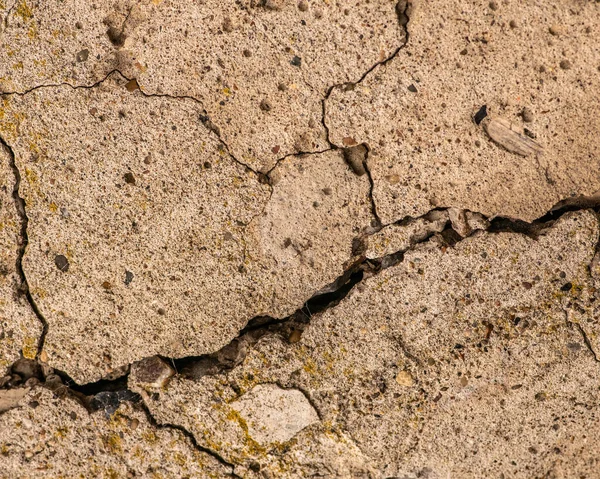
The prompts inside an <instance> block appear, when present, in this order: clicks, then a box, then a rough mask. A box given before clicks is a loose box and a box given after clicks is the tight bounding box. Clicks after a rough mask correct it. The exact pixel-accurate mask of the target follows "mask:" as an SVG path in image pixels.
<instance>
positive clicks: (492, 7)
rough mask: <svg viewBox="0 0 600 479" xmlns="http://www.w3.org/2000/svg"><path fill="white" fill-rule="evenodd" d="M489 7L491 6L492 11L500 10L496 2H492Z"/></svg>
mask: <svg viewBox="0 0 600 479" xmlns="http://www.w3.org/2000/svg"><path fill="white" fill-rule="evenodd" d="M489 6H490V9H491V10H493V11H496V10H498V4H497V3H496V2H490V3H489Z"/></svg>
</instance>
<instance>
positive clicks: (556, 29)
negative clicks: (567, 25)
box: [548, 25, 562, 36]
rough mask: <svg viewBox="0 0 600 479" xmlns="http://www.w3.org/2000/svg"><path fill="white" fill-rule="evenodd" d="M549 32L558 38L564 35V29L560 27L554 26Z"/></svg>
mask: <svg viewBox="0 0 600 479" xmlns="http://www.w3.org/2000/svg"><path fill="white" fill-rule="evenodd" d="M548 31H549V32H550V33H551V34H552V35H554V36H558V35H561V34H562V28H561V27H560V26H559V25H552V26H551V27H550V28H549V29H548Z"/></svg>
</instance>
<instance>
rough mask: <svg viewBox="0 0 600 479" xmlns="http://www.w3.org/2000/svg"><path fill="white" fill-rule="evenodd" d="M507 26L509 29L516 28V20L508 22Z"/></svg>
mask: <svg viewBox="0 0 600 479" xmlns="http://www.w3.org/2000/svg"><path fill="white" fill-rule="evenodd" d="M508 26H509V27H510V28H517V26H518V25H517V21H516V20H511V21H510V22H508Z"/></svg>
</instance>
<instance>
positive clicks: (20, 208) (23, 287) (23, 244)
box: [0, 137, 48, 358]
mask: <svg viewBox="0 0 600 479" xmlns="http://www.w3.org/2000/svg"><path fill="white" fill-rule="evenodd" d="M0 144H1V145H2V146H3V147H4V149H5V150H6V152H7V153H8V158H9V165H10V167H11V169H12V170H13V174H14V175H15V186H14V188H13V191H12V197H13V200H14V202H15V208H16V210H17V214H18V216H19V218H21V230H20V232H19V236H20V242H19V251H18V254H17V259H16V270H17V274H18V275H19V277H20V280H21V284H20V285H19V291H20V292H21V293H22V294H24V295H25V298H27V302H28V303H29V305H30V306H31V309H32V310H33V312H34V314H35V315H36V317H37V318H38V320H39V321H40V323H41V324H42V332H41V334H40V337H39V339H38V346H37V352H36V358H38V357H39V355H40V354H41V352H42V349H43V348H44V341H45V340H46V334H47V333H48V322H47V321H46V318H44V315H43V314H42V313H41V311H40V309H39V308H38V306H37V304H36V303H35V301H34V300H33V297H32V296H31V291H30V289H29V283H28V282H27V277H26V276H25V271H24V270H23V256H25V251H26V249H27V245H28V244H29V238H28V236H27V226H28V225H29V218H28V217H27V212H26V211H25V199H24V198H22V197H21V196H20V193H19V187H20V185H21V172H20V171H19V168H18V167H17V163H16V160H15V153H14V151H13V150H12V148H11V147H10V145H9V144H8V143H6V141H5V140H4V138H2V137H0Z"/></svg>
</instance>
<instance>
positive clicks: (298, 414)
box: [232, 384, 319, 445]
mask: <svg viewBox="0 0 600 479" xmlns="http://www.w3.org/2000/svg"><path fill="white" fill-rule="evenodd" d="M232 408H233V409H234V410H236V411H238V412H239V413H240V415H241V417H242V419H243V420H244V421H245V422H246V424H247V425H248V434H250V436H251V437H252V438H253V439H254V440H255V441H257V442H258V443H259V444H262V445H268V444H272V443H283V442H286V441H289V440H290V439H291V438H292V437H294V436H295V435H296V434H297V433H299V432H300V431H301V430H302V429H304V428H305V427H307V426H309V425H310V424H312V423H314V422H317V421H318V420H319V416H318V415H317V412H316V411H315V409H314V408H313V407H312V406H311V405H310V403H309V402H308V400H307V399H306V396H304V394H302V393H301V392H300V391H298V390H289V389H281V388H280V387H278V386H277V385H275V384H259V385H258V386H256V387H255V388H254V389H253V390H252V391H250V392H249V393H248V394H245V395H244V396H242V397H241V398H240V399H238V400H237V401H235V402H233V403H232Z"/></svg>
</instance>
